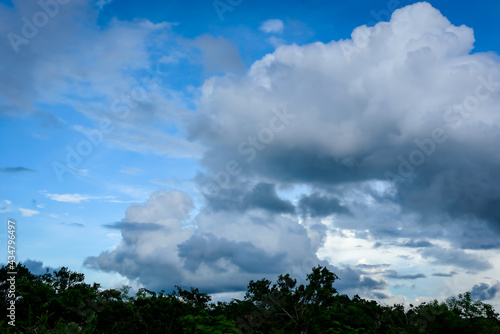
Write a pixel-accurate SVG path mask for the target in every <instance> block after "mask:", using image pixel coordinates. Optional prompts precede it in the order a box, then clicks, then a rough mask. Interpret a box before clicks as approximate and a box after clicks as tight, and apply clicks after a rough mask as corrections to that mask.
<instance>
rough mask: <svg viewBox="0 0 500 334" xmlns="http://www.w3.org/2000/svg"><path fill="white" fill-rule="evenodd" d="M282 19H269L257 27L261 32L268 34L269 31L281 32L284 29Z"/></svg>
mask: <svg viewBox="0 0 500 334" xmlns="http://www.w3.org/2000/svg"><path fill="white" fill-rule="evenodd" d="M284 27H285V26H284V25H283V21H281V20H278V19H271V20H267V21H264V22H262V24H261V25H260V27H259V29H260V30H262V31H263V32H265V33H267V34H270V33H278V34H281V33H282V32H283V29H284Z"/></svg>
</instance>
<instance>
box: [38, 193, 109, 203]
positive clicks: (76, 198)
mask: <svg viewBox="0 0 500 334" xmlns="http://www.w3.org/2000/svg"><path fill="white" fill-rule="evenodd" d="M44 195H45V197H47V198H50V199H51V200H53V201H57V202H65V203H80V202H84V201H89V200H95V199H112V198H113V196H89V195H81V194H48V193H45V194H44Z"/></svg>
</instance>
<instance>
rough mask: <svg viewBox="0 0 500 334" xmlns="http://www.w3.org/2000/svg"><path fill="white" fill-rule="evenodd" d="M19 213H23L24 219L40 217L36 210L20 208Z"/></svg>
mask: <svg viewBox="0 0 500 334" xmlns="http://www.w3.org/2000/svg"><path fill="white" fill-rule="evenodd" d="M19 211H21V214H22V215H23V217H31V216H34V215H38V214H39V213H40V212H38V211H36V210H31V209H23V208H20V209H19Z"/></svg>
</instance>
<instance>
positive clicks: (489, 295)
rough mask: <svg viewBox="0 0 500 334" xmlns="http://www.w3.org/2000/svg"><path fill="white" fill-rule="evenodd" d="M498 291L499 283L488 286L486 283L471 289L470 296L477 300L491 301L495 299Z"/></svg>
mask: <svg viewBox="0 0 500 334" xmlns="http://www.w3.org/2000/svg"><path fill="white" fill-rule="evenodd" d="M498 290H500V283H497V284H495V285H491V286H490V285H489V284H486V283H481V284H476V285H474V287H473V288H472V291H471V296H472V298H474V299H479V300H491V299H493V298H495V295H496V294H497V292H498Z"/></svg>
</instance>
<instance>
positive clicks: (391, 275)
mask: <svg viewBox="0 0 500 334" xmlns="http://www.w3.org/2000/svg"><path fill="white" fill-rule="evenodd" d="M385 276H386V277H388V278H396V279H417V278H425V277H426V276H425V275H424V274H407V275H401V274H399V273H398V272H397V271H396V270H388V271H387V272H386V274H385Z"/></svg>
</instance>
